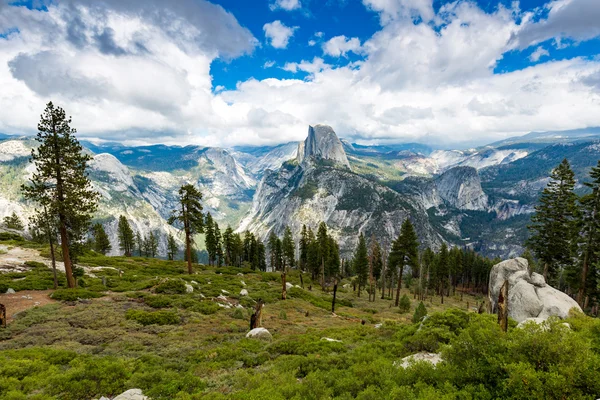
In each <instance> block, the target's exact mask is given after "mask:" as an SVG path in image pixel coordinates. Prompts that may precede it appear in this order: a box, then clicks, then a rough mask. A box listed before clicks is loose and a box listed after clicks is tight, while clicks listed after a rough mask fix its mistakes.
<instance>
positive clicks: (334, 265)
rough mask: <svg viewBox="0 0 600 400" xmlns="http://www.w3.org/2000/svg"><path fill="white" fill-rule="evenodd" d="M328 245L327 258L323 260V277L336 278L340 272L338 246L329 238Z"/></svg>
mask: <svg viewBox="0 0 600 400" xmlns="http://www.w3.org/2000/svg"><path fill="white" fill-rule="evenodd" d="M328 241H329V244H328V245H327V250H328V254H327V258H326V259H325V267H326V269H325V276H326V277H328V278H330V277H334V278H335V277H338V276H339V275H340V272H341V270H340V269H341V264H340V246H339V245H338V244H337V242H336V241H335V239H334V238H333V237H331V236H329V237H328Z"/></svg>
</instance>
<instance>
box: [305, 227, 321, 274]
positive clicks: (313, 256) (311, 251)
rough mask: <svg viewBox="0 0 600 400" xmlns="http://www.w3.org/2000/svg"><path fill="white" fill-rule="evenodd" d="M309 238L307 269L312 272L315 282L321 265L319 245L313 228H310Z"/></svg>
mask: <svg viewBox="0 0 600 400" xmlns="http://www.w3.org/2000/svg"><path fill="white" fill-rule="evenodd" d="M307 238H308V241H307V242H308V245H307V250H306V267H307V269H308V270H309V271H310V274H311V277H312V279H313V280H315V278H316V276H317V274H318V273H319V268H320V266H321V264H320V263H319V244H318V243H317V240H316V239H315V234H314V232H313V231H312V229H311V228H308V232H307Z"/></svg>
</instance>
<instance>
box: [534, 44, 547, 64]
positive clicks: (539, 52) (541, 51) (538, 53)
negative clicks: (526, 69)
mask: <svg viewBox="0 0 600 400" xmlns="http://www.w3.org/2000/svg"><path fill="white" fill-rule="evenodd" d="M549 55H550V53H548V50H546V49H545V48H543V47H542V46H538V48H537V49H535V50H534V52H533V53H531V54H530V55H529V60H530V61H533V62H538V61H539V60H540V58H542V57H544V56H549Z"/></svg>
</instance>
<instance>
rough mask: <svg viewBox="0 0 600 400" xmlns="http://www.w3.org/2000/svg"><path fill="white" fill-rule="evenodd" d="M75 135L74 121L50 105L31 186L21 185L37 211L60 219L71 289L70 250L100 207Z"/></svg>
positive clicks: (42, 125) (41, 127)
mask: <svg viewBox="0 0 600 400" xmlns="http://www.w3.org/2000/svg"><path fill="white" fill-rule="evenodd" d="M75 133H76V130H75V129H74V128H71V118H70V117H67V116H66V114H65V111H64V110H63V109H62V108H60V107H55V106H54V104H52V102H49V103H48V104H47V105H46V109H45V110H44V112H43V114H42V115H41V118H40V122H39V124H38V134H37V137H36V141H37V142H39V143H40V145H39V146H38V147H37V148H35V149H33V150H32V151H31V159H32V161H33V162H34V163H35V167H36V170H35V172H34V173H33V176H32V178H31V182H30V184H28V185H23V186H22V190H23V194H24V196H25V198H27V199H28V200H32V201H34V202H36V203H38V204H39V206H40V207H38V210H42V209H45V210H46V212H47V213H48V214H49V215H52V216H56V219H57V220H58V232H59V235H60V243H61V247H62V258H63V262H64V266H65V275H66V277H67V285H68V286H69V287H70V288H74V287H75V279H74V277H73V263H72V254H71V253H72V252H71V250H72V248H73V247H74V246H75V245H76V243H77V242H80V241H81V240H83V235H84V234H85V233H86V232H87V231H88V227H89V224H90V220H91V218H92V213H94V212H95V211H96V208H97V204H98V193H96V192H95V191H94V190H93V188H92V185H91V183H90V180H89V178H88V175H87V172H86V168H87V164H88V162H89V161H90V160H91V157H90V156H89V155H88V154H85V153H84V152H83V148H82V147H81V145H80V144H79V142H78V141H77V139H76V138H75Z"/></svg>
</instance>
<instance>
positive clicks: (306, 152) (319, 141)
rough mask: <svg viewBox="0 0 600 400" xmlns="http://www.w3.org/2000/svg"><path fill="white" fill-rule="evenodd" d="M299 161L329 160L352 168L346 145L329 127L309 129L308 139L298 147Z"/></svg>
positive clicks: (317, 126) (318, 126)
mask: <svg viewBox="0 0 600 400" xmlns="http://www.w3.org/2000/svg"><path fill="white" fill-rule="evenodd" d="M298 157H299V158H298V160H299V161H300V162H307V161H308V160H311V159H312V160H329V161H333V162H334V163H336V164H338V165H341V166H344V167H347V168H350V163H349V162H348V157H347V156H346V152H345V151H344V145H343V144H342V142H341V141H340V139H339V138H338V137H337V135H336V134H335V132H334V130H333V128H331V127H330V126H327V125H315V126H309V127H308V137H307V138H306V140H305V141H304V144H302V145H300V146H299V147H298Z"/></svg>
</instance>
